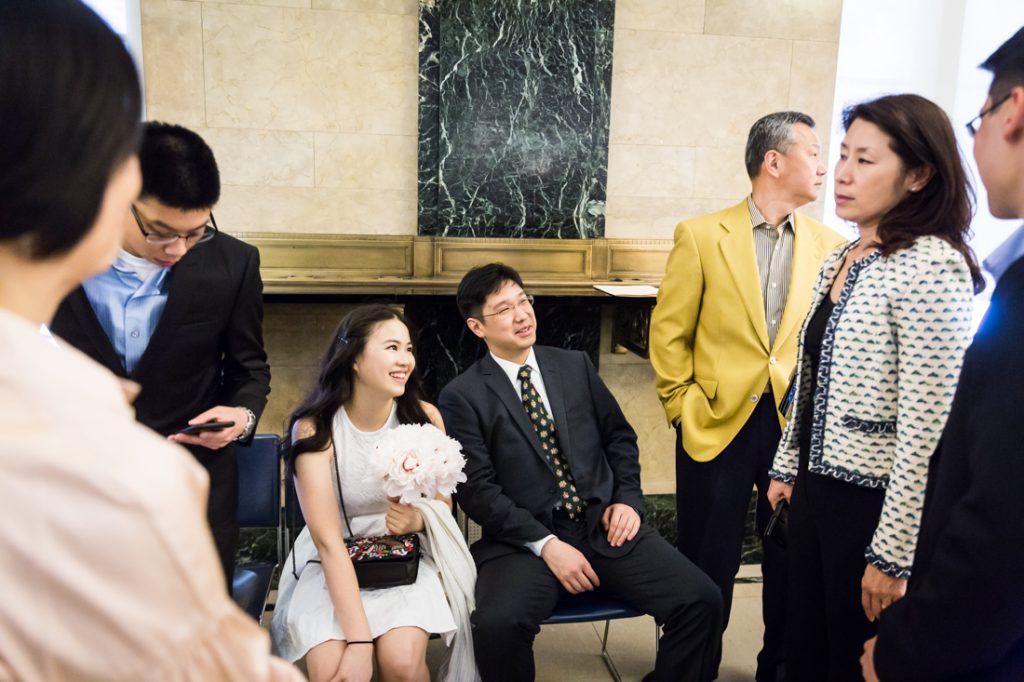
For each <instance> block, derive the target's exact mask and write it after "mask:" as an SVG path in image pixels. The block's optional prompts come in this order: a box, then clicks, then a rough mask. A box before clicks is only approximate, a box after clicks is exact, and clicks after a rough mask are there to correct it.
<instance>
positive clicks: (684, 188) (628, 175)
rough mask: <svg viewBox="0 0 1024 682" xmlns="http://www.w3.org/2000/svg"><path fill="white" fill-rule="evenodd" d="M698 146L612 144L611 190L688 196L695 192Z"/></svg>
mask: <svg viewBox="0 0 1024 682" xmlns="http://www.w3.org/2000/svg"><path fill="white" fill-rule="evenodd" d="M694 157H695V153H694V149H693V148H692V147H671V146H662V145H657V146H655V145H631V144H612V145H609V148H608V194H609V196H610V195H628V196H634V197H688V196H691V195H692V194H693V183H694Z"/></svg>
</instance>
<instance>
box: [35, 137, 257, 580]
mask: <svg viewBox="0 0 1024 682" xmlns="http://www.w3.org/2000/svg"><path fill="white" fill-rule="evenodd" d="M139 161H140V165H141V168H142V193H141V195H140V197H139V199H138V200H137V201H135V202H134V203H133V204H132V207H131V210H130V212H129V213H128V214H126V215H125V221H124V239H123V242H122V247H121V250H120V252H119V253H118V256H117V259H116V260H115V261H114V265H113V266H112V267H111V268H110V269H108V270H107V271H105V272H103V273H101V274H99V275H97V276H95V277H93V278H92V279H89V280H87V281H86V282H85V283H84V284H83V286H81V287H78V288H77V289H75V290H74V291H73V292H72V293H71V294H70V295H68V297H67V298H66V299H64V301H63V302H62V303H61V306H60V308H59V310H58V311H57V315H56V316H55V317H54V320H53V323H52V325H51V327H50V329H51V331H52V332H53V333H54V334H56V335H57V336H59V337H61V338H63V339H64V340H65V341H67V342H68V343H70V344H72V345H74V346H75V347H77V348H78V349H79V350H81V351H83V352H84V353H86V354H87V355H89V356H90V357H92V358H93V359H94V360H96V361H97V362H99V363H100V364H102V365H104V366H105V367H107V369H109V370H111V371H112V372H114V373H115V374H117V375H118V376H120V377H124V378H126V379H129V380H131V381H134V382H136V383H137V384H139V385H140V386H141V392H140V393H139V396H138V398H137V399H136V400H135V403H134V406H135V411H136V416H137V418H138V420H139V421H140V422H142V423H143V424H145V425H146V426H148V427H150V428H151V429H153V430H154V431H157V432H158V433H160V434H162V435H165V436H169V438H170V439H171V440H173V441H176V442H178V443H181V444H182V445H185V446H186V447H187V448H188V449H189V450H190V451H191V452H192V454H193V455H194V456H195V457H196V459H197V460H198V461H199V462H200V463H201V464H202V465H203V467H204V468H205V469H206V471H207V473H209V475H210V498H209V505H208V509H207V518H208V520H209V523H210V529H211V531H212V532H213V537H214V542H215V543H216V545H217V552H218V555H219V557H220V562H221V566H222V567H223V569H224V575H225V578H226V581H227V585H228V586H229V591H230V585H231V579H232V575H233V573H234V564H235V549H236V546H237V544H238V518H237V513H238V512H237V509H238V463H237V459H236V454H235V448H234V444H235V443H236V442H239V441H241V442H247V441H248V440H249V439H251V438H252V435H253V433H254V432H255V430H256V423H257V421H258V420H259V416H260V413H261V412H262V411H263V408H264V406H265V405H266V402H267V394H268V393H269V392H270V370H269V368H268V366H267V356H266V353H265V352H264V349H263V332H262V324H263V298H262V297H263V282H262V280H261V279H260V272H259V264H260V261H259V251H257V249H256V248H255V247H253V246H250V245H248V244H245V243H243V242H241V241H239V240H237V239H235V238H234V237H230V236H228V235H226V234H224V233H222V232H219V231H218V229H217V223H216V221H215V220H214V217H213V207H214V205H215V204H216V203H217V200H218V199H219V198H220V175H219V172H218V170H217V162H216V160H215V159H214V156H213V152H212V151H211V150H210V148H209V146H207V144H206V143H205V142H204V141H203V139H202V138H201V137H200V136H199V135H197V134H196V133H194V132H192V131H191V130H188V129H186V128H183V127H181V126H177V125H170V124H166V123H158V122H149V123H146V124H145V125H144V131H143V139H142V145H141V149H140V151H139ZM214 420H216V421H230V422H234V425H233V426H230V427H227V428H224V429H221V430H219V431H207V432H203V433H200V434H197V435H184V434H176V432H177V431H179V430H180V429H182V428H183V427H185V426H186V425H187V424H198V423H202V422H208V421H214Z"/></svg>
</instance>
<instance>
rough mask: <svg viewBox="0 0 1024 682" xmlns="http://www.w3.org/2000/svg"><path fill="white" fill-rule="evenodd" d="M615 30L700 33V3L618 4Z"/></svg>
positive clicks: (637, 0) (625, 0) (654, 0)
mask: <svg viewBox="0 0 1024 682" xmlns="http://www.w3.org/2000/svg"><path fill="white" fill-rule="evenodd" d="M615 27H616V28H633V29H639V30H647V31H671V32H673V33H703V32H704V0H618V1H617V2H616V3H615Z"/></svg>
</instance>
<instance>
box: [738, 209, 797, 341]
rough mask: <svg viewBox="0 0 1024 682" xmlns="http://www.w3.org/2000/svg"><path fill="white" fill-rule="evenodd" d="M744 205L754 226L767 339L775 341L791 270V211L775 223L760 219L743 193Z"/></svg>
mask: <svg viewBox="0 0 1024 682" xmlns="http://www.w3.org/2000/svg"><path fill="white" fill-rule="evenodd" d="M747 209H749V211H750V224H751V225H753V226H754V253H755V255H756V256H757V270H758V273H759V274H760V275H761V300H762V302H763V303H764V319H765V322H767V323H768V341H769V342H770V343H771V344H772V345H775V335H776V334H777V333H778V331H779V323H781V322H782V311H783V310H784V309H785V307H786V297H787V296H788V295H789V277H790V275H791V274H792V272H793V214H792V213H791V214H789V215H788V216H786V219H785V220H783V221H782V224H781V225H778V226H775V225H769V224H768V221H766V220H765V219H764V216H763V215H761V211H759V210H758V208H757V206H755V205H754V198H753V197H752V196H748V197H747Z"/></svg>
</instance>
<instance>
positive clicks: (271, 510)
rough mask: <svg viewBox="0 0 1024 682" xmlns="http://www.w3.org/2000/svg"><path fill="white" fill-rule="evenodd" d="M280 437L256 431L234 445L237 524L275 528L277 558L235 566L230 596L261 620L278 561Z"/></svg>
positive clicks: (280, 546)
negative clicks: (251, 436)
mask: <svg viewBox="0 0 1024 682" xmlns="http://www.w3.org/2000/svg"><path fill="white" fill-rule="evenodd" d="M279 444H280V439H279V438H278V437H277V436H275V435H273V434H260V435H257V436H256V437H254V438H253V439H252V443H250V444H249V445H243V446H239V447H238V524H239V525H240V526H241V527H242V528H262V529H271V528H272V529H274V530H276V531H277V560H276V561H261V562H255V563H250V564H244V565H241V566H238V567H236V568H235V575H234V579H233V581H232V585H231V596H232V597H233V598H234V600H235V603H236V604H238V605H239V606H240V607H241V608H242V609H243V610H244V611H245V612H246V613H248V614H249V615H250V616H252V617H253V618H254V619H255V620H256V621H257V622H262V620H263V612H264V611H265V610H266V606H267V597H268V596H269V595H270V587H271V580H272V579H273V577H274V569H275V568H277V566H278V565H279V564H280V563H281V551H282V544H281V542H282V541H281V461H280V458H279V455H278V446H279Z"/></svg>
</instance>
